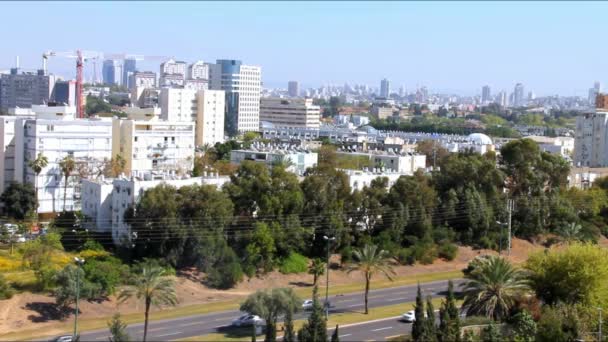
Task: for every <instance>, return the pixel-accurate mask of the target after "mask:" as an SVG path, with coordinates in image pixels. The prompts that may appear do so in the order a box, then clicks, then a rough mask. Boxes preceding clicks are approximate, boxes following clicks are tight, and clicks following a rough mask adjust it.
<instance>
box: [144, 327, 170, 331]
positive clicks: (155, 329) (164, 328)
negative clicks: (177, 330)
mask: <svg viewBox="0 0 608 342" xmlns="http://www.w3.org/2000/svg"><path fill="white" fill-rule="evenodd" d="M171 328H172V327H161V328H154V329H148V332H153V331H159V330H166V329H171ZM141 332H144V331H143V330H142V331H141Z"/></svg>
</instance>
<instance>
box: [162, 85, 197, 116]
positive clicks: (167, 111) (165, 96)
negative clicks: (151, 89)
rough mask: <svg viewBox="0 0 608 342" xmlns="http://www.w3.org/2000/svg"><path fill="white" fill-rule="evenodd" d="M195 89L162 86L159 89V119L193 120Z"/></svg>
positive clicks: (194, 114)
mask: <svg viewBox="0 0 608 342" xmlns="http://www.w3.org/2000/svg"><path fill="white" fill-rule="evenodd" d="M196 93H197V91H196V90H193V89H184V88H162V89H161V91H160V99H159V101H160V108H161V119H162V120H168V121H188V122H191V121H194V118H195V117H196V111H197V106H196Z"/></svg>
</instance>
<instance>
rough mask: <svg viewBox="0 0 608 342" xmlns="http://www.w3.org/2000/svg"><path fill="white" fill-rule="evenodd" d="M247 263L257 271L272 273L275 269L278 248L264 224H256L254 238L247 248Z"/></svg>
mask: <svg viewBox="0 0 608 342" xmlns="http://www.w3.org/2000/svg"><path fill="white" fill-rule="evenodd" d="M246 253H247V262H248V264H249V266H252V267H254V268H255V270H256V271H262V272H263V273H266V272H270V271H272V269H273V268H274V263H275V253H276V246H275V242H274V237H273V234H272V232H271V230H270V228H269V227H268V225H267V224H266V223H264V222H257V223H255V224H254V231H253V236H252V237H251V241H250V242H249V244H248V245H247V248H246Z"/></svg>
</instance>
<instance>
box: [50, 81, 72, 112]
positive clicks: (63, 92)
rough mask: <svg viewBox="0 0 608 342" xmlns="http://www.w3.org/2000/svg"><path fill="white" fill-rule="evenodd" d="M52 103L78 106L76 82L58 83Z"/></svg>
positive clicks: (56, 83)
mask: <svg viewBox="0 0 608 342" xmlns="http://www.w3.org/2000/svg"><path fill="white" fill-rule="evenodd" d="M51 101H53V102H56V103H58V104H63V105H66V106H76V81H74V80H70V81H57V82H55V88H54V89H53V95H52V96H51Z"/></svg>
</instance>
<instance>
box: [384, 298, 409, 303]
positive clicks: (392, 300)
mask: <svg viewBox="0 0 608 342" xmlns="http://www.w3.org/2000/svg"><path fill="white" fill-rule="evenodd" d="M406 299H407V298H406V297H399V298H393V299H387V300H386V301H387V302H394V301H397V300H406Z"/></svg>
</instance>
